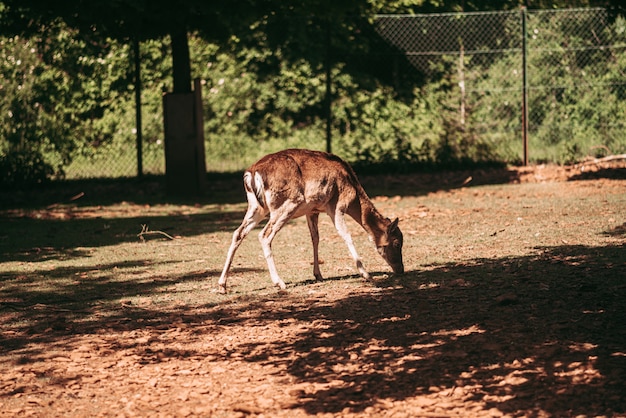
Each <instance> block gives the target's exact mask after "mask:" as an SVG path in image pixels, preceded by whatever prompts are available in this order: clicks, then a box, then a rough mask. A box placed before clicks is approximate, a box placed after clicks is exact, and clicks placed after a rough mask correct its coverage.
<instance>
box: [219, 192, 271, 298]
mask: <svg viewBox="0 0 626 418" xmlns="http://www.w3.org/2000/svg"><path fill="white" fill-rule="evenodd" d="M265 216H266V213H265V212H264V211H263V210H262V208H261V207H260V206H258V205H257V204H256V203H252V204H249V205H248V211H247V212H246V215H245V216H244V217H243V221H242V222H241V225H239V228H237V229H236V230H235V232H234V233H233V240H232V242H231V243H230V247H229V248H228V253H227V255H226V262H225V263H224V269H223V270H222V275H221V276H220V279H219V281H218V286H219V288H218V291H219V292H220V293H226V278H227V276H228V270H230V265H231V264H232V262H233V257H234V256H235V252H236V251H237V248H239V245H240V244H241V242H242V241H243V240H244V238H245V237H246V236H247V235H248V234H249V233H250V231H252V229H254V227H255V226H257V225H258V224H259V222H261V221H262V220H263V218H265Z"/></svg>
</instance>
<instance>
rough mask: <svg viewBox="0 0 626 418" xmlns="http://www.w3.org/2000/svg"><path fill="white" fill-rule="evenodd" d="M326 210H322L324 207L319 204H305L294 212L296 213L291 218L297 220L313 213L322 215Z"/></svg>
mask: <svg viewBox="0 0 626 418" xmlns="http://www.w3.org/2000/svg"><path fill="white" fill-rule="evenodd" d="M324 212H326V210H325V209H324V205H323V204H320V203H319V202H307V203H304V204H302V205H300V207H299V208H298V209H297V210H296V213H295V214H294V215H293V216H292V218H299V217H300V216H304V215H307V214H309V215H310V214H313V213H324Z"/></svg>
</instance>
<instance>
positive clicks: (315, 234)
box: [306, 213, 322, 280]
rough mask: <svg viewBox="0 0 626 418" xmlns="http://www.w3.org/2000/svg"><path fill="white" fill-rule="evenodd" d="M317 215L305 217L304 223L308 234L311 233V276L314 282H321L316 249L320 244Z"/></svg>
mask: <svg viewBox="0 0 626 418" xmlns="http://www.w3.org/2000/svg"><path fill="white" fill-rule="evenodd" d="M318 218H319V213H313V214H311V215H307V217H306V223H307V225H308V226H309V232H310V233H311V241H312V242H313V276H315V280H322V273H321V272H320V263H319V252H318V247H319V243H320V234H319V229H318V228H317V221H318Z"/></svg>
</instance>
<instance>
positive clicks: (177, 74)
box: [170, 28, 191, 93]
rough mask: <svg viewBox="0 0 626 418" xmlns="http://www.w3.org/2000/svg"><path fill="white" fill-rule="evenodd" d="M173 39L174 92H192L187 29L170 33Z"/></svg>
mask: <svg viewBox="0 0 626 418" xmlns="http://www.w3.org/2000/svg"><path fill="white" fill-rule="evenodd" d="M170 38H171V40H172V69H173V76H174V90H173V92H174V93H191V64H190V61H189V43H188V41H187V30H186V29H185V28H182V29H180V30H176V31H174V32H172V33H171V34H170Z"/></svg>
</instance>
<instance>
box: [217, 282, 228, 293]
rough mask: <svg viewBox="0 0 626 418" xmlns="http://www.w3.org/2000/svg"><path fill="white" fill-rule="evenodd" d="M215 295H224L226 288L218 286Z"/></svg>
mask: <svg viewBox="0 0 626 418" xmlns="http://www.w3.org/2000/svg"><path fill="white" fill-rule="evenodd" d="M217 293H221V294H222V295H225V294H226V286H224V285H223V284H221V285H219V287H218V288H217Z"/></svg>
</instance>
